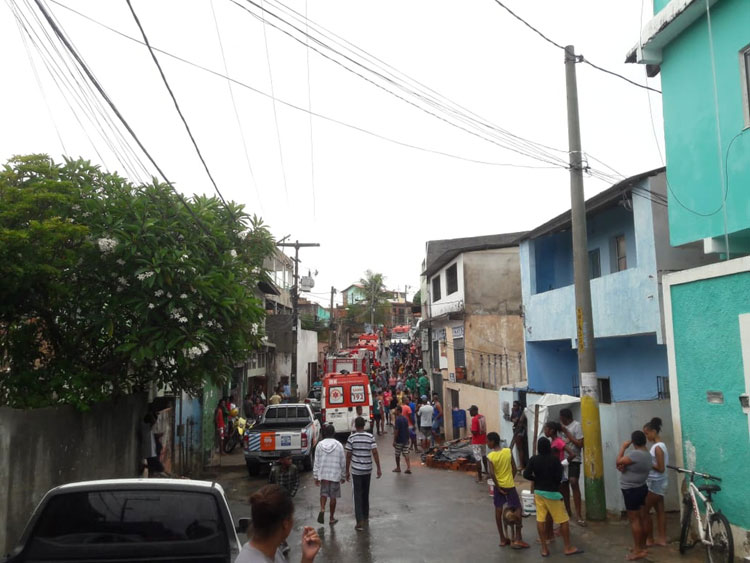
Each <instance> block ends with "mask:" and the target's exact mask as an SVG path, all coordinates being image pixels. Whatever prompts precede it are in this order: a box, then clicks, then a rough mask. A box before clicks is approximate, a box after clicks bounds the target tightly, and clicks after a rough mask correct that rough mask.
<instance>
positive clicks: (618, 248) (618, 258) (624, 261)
mask: <svg viewBox="0 0 750 563" xmlns="http://www.w3.org/2000/svg"><path fill="white" fill-rule="evenodd" d="M614 246H615V271H616V272H622V271H623V270H627V269H628V257H627V245H626V244H625V235H619V236H616V237H615V244H614Z"/></svg>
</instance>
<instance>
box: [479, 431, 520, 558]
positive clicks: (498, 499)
mask: <svg viewBox="0 0 750 563" xmlns="http://www.w3.org/2000/svg"><path fill="white" fill-rule="evenodd" d="M487 447H488V448H489V449H490V451H489V453H488V454H487V462H488V466H489V467H488V468H489V472H488V473H489V474H490V476H491V477H492V482H493V483H494V485H495V493H494V498H493V501H494V503H495V523H496V524H497V531H498V533H499V534H500V547H505V546H506V545H509V546H511V547H512V548H513V549H523V548H526V547H529V544H527V543H526V542H524V541H523V538H522V537H521V499H520V498H518V491H516V483H515V481H514V480H513V476H514V475H515V474H516V463H515V461H513V456H512V455H511V452H510V448H501V447H500V436H499V435H498V433H497V432H490V433H489V434H487ZM504 509H505V511H510V512H511V513H512V514H513V515H514V516H513V520H514V522H516V521H517V522H518V524H517V525H513V526H512V527H513V528H515V530H514V533H513V536H512V537H510V536H506V535H505V526H504V525H503V512H504Z"/></svg>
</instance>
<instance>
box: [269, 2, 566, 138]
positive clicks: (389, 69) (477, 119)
mask: <svg viewBox="0 0 750 563" xmlns="http://www.w3.org/2000/svg"><path fill="white" fill-rule="evenodd" d="M270 1H271V2H272V3H273V4H274V5H276V6H277V7H280V8H281V9H282V10H284V11H285V12H286V13H287V14H288V15H290V16H291V17H293V18H294V19H296V20H297V21H300V22H304V23H305V25H306V28H307V26H308V25H309V24H312V27H313V28H314V29H315V30H316V32H317V33H319V34H320V35H322V36H324V37H326V38H327V39H328V40H329V41H332V42H333V43H334V44H336V45H338V46H340V47H342V48H344V49H347V50H349V51H351V52H352V53H354V54H355V55H357V56H360V57H362V58H363V59H364V60H366V61H368V62H369V64H371V65H373V66H375V67H376V68H378V69H380V70H381V71H382V72H383V73H385V74H388V75H390V76H391V77H392V78H386V79H387V80H388V81H389V82H392V83H393V84H396V85H398V86H399V87H401V88H402V89H404V86H403V85H401V84H399V81H404V82H406V83H407V86H406V88H411V89H412V90H405V91H409V92H412V93H413V89H417V90H419V89H420V88H421V89H423V90H424V91H425V92H426V94H421V95H420V97H423V98H424V99H425V100H426V101H428V103H431V104H432V105H433V106H434V107H441V108H443V109H444V110H445V111H448V112H450V113H453V114H455V115H456V116H458V117H459V118H461V119H462V120H464V121H465V122H467V123H469V122H471V123H473V124H475V125H479V126H481V127H485V128H487V129H491V130H493V131H497V132H498V133H500V134H502V135H504V136H507V137H512V138H513V139H516V140H518V141H520V142H523V143H525V144H527V145H528V146H529V147H542V148H545V149H549V150H553V151H556V152H559V153H567V150H566V149H559V148H555V147H551V146H548V145H545V144H542V143H539V142H537V141H531V140H529V139H526V138H524V137H521V136H520V135H517V134H514V133H511V132H510V131H507V130H506V129H503V128H502V127H499V126H497V125H494V124H492V123H489V122H488V120H487V119H486V118H484V117H482V116H480V115H477V114H476V113H474V112H472V111H471V110H469V109H467V108H465V107H464V106H462V105H461V104H458V103H457V102H455V101H453V100H451V99H450V98H447V97H446V96H444V95H443V94H441V93H440V92H437V91H435V90H434V89H432V88H430V87H429V86H426V85H425V84H423V83H421V82H420V81H418V80H416V79H414V78H412V77H411V76H409V75H408V74H405V73H404V72H402V71H400V70H398V69H397V68H395V67H393V66H391V65H389V64H388V63H386V62H385V61H383V60H382V59H379V58H378V57H376V56H375V55H372V54H371V53H369V52H367V51H366V50H364V49H362V48H361V47H358V46H357V45H355V44H353V43H351V42H349V41H347V40H346V39H344V38H343V37H341V36H339V35H337V34H336V33H334V32H332V31H330V30H329V29H327V28H325V27H324V26H322V25H320V24H317V23H315V22H313V21H311V20H309V19H308V18H306V17H305V16H302V14H300V13H299V12H297V11H295V10H294V9H293V8H291V7H289V6H287V5H285V4H284V3H283V2H281V1H280V0H270ZM319 43H320V42H319ZM320 44H321V45H324V44H323V43H320ZM326 47H328V46H326ZM328 48H330V47H328ZM334 52H338V51H334ZM357 64H359V63H357ZM360 66H362V65H360ZM363 68H367V67H363ZM409 84H410V85H409ZM429 98H434V99H429ZM435 100H437V102H436V101H435Z"/></svg>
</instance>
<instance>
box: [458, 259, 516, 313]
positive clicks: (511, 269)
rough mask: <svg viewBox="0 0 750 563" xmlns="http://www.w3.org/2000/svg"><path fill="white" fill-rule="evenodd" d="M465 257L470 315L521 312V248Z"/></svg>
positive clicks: (466, 296) (465, 282) (465, 277)
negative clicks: (519, 255)
mask: <svg viewBox="0 0 750 563" xmlns="http://www.w3.org/2000/svg"><path fill="white" fill-rule="evenodd" d="M462 256H463V265H464V274H463V279H464V288H465V289H464V293H465V298H464V301H465V303H466V305H465V306H466V313H467V314H475V315H482V314H508V313H518V312H519V311H520V310H521V304H522V296H521V266H520V261H519V258H518V247H512V248H497V249H492V250H482V251H477V252H467V253H465V254H463V255H462ZM460 278H461V276H459V281H460Z"/></svg>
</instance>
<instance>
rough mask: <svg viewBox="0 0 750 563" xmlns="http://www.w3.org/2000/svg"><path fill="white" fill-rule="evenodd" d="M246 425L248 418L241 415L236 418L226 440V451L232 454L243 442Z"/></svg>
mask: <svg viewBox="0 0 750 563" xmlns="http://www.w3.org/2000/svg"><path fill="white" fill-rule="evenodd" d="M246 426H247V419H245V418H242V417H241V416H238V417H236V418H235V419H234V423H233V424H231V425H230V430H229V437H228V438H227V439H226V441H225V442H224V453H226V454H231V453H232V451H234V448H236V447H237V445H238V444H242V440H243V437H244V436H245V427H246Z"/></svg>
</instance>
